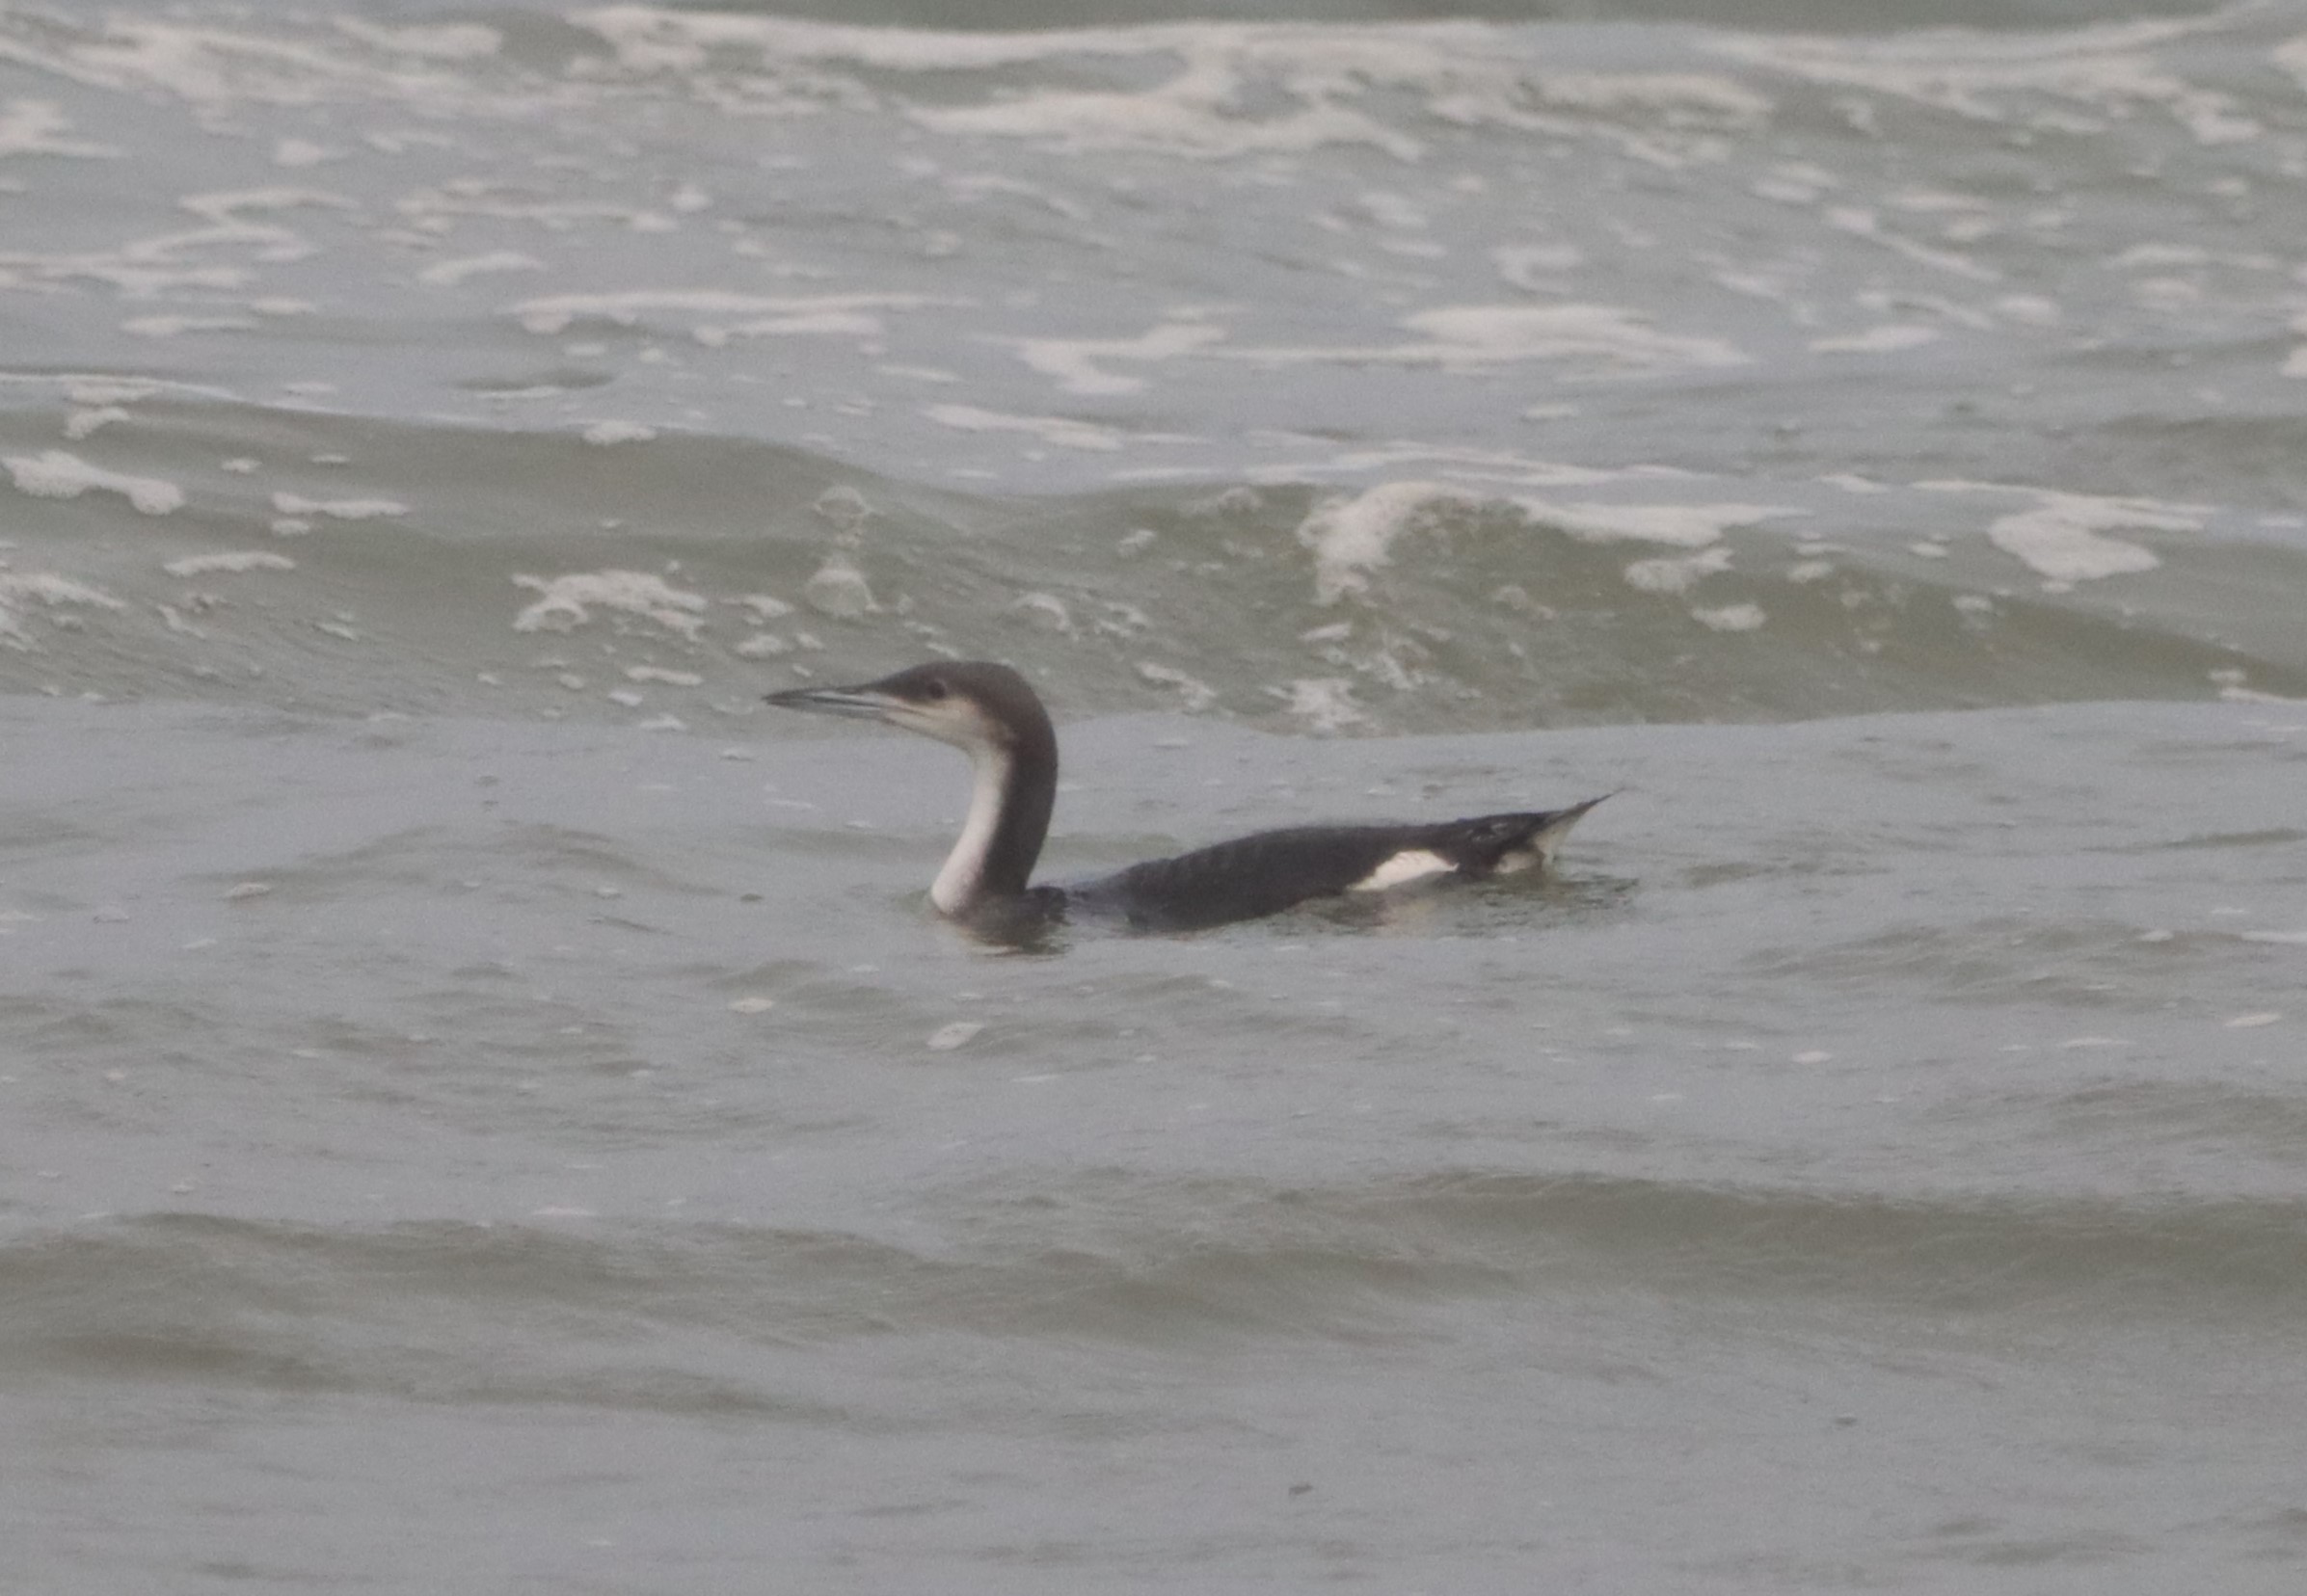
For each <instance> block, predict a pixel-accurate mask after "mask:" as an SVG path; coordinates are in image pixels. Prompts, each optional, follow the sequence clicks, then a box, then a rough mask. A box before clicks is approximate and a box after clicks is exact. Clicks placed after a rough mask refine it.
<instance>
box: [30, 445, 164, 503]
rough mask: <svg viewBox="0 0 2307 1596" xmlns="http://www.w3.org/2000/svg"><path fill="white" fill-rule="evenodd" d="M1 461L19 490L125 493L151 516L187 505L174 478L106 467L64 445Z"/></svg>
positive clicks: (54, 494)
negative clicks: (134, 473) (143, 475)
mask: <svg viewBox="0 0 2307 1596" xmlns="http://www.w3.org/2000/svg"><path fill="white" fill-rule="evenodd" d="M0 465H6V466H7V467H8V472H9V475H10V476H11V477H13V479H14V480H15V485H16V487H17V488H18V489H19V490H21V491H22V492H27V493H31V494H34V495H35V496H37V497H40V498H66V499H68V498H78V497H79V496H80V495H81V494H82V493H85V492H88V491H89V490H90V489H92V488H93V489H95V490H97V491H99V492H111V493H119V494H121V495H122V496H123V497H125V498H126V499H127V501H128V502H129V503H130V504H132V505H134V506H135V507H136V508H137V509H138V510H140V511H142V512H143V513H144V514H145V515H148V516H165V515H168V514H169V513H170V512H172V511H174V510H180V509H182V508H183V507H184V490H183V489H181V488H179V487H177V486H176V485H175V484H174V483H173V482H169V481H167V480H165V479H163V478H161V477H140V476H129V475H127V474H126V473H124V472H121V471H107V470H104V469H103V468H101V467H100V466H95V465H90V464H89V463H88V462H87V461H85V460H82V459H81V458H80V457H79V456H78V455H75V454H67V453H66V452H65V451H64V450H62V449H49V450H46V451H44V452H42V453H40V454H37V455H10V456H8V457H7V458H6V459H5V460H0Z"/></svg>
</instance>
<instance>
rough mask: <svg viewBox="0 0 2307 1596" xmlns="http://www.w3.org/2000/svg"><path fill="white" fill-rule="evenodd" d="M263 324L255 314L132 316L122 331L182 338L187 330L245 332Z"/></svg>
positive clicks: (147, 335) (156, 336) (141, 335)
mask: <svg viewBox="0 0 2307 1596" xmlns="http://www.w3.org/2000/svg"><path fill="white" fill-rule="evenodd" d="M262 325H263V324H262V323H261V322H258V321H257V320H256V319H255V317H253V316H131V317H129V318H128V319H127V320H126V321H124V322H122V323H121V332H128V333H133V334H134V335H135V336H137V337H140V338H180V337H182V336H183V335H184V334H185V333H187V332H247V331H249V330H250V329H251V328H255V327H260V326H262Z"/></svg>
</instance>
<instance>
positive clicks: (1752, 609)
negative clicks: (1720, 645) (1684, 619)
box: [1690, 604, 1769, 632]
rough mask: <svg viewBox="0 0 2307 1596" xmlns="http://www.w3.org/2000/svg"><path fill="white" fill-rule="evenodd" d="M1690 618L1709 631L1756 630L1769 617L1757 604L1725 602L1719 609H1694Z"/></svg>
mask: <svg viewBox="0 0 2307 1596" xmlns="http://www.w3.org/2000/svg"><path fill="white" fill-rule="evenodd" d="M1690 618H1691V619H1692V620H1693V621H1696V622H1697V623H1698V624H1699V625H1702V626H1704V627H1705V628H1706V629H1707V630H1709V631H1720V632H1744V631H1757V630H1759V629H1760V628H1761V626H1762V624H1763V623H1764V622H1765V621H1766V620H1768V619H1769V617H1767V616H1766V615H1764V614H1763V613H1762V607H1761V606H1760V605H1759V604H1725V605H1723V606H1722V607H1721V608H1720V609H1694V610H1692V611H1691V612H1690Z"/></svg>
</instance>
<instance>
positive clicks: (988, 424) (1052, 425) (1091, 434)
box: [922, 405, 1127, 450]
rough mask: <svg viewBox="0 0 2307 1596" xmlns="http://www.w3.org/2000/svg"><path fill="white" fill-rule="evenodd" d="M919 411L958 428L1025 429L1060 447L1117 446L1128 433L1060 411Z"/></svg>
mask: <svg viewBox="0 0 2307 1596" xmlns="http://www.w3.org/2000/svg"><path fill="white" fill-rule="evenodd" d="M922 413H923V414H924V415H925V416H927V417H928V418H929V419H930V420H932V421H934V422H936V423H937V424H938V425H939V426H941V427H952V428H955V429H957V430H958V431H961V432H1009V433H1024V434H1026V435H1028V436H1029V437H1033V438H1037V439H1040V440H1041V441H1042V442H1044V443H1052V444H1055V445H1057V446H1058V447H1059V448H1061V449H1100V450H1105V449H1118V448H1120V447H1121V445H1122V443H1123V441H1124V439H1125V438H1126V436H1127V435H1125V434H1123V433H1119V432H1116V431H1115V430H1114V429H1113V428H1112V427H1101V426H1099V425H1097V424H1096V423H1095V422H1093V421H1076V420H1073V419H1071V418H1070V417H1067V416H1061V415H1008V414H1005V413H1004V412H1000V411H989V410H982V409H980V408H979V407H978V406H976V405H929V406H926V407H925V408H924V409H923V411H922Z"/></svg>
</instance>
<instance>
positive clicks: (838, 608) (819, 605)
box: [801, 554, 881, 621]
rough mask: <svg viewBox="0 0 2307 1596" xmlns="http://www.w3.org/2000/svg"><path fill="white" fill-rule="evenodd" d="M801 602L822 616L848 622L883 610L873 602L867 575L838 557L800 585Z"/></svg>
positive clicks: (826, 561) (829, 561) (820, 567)
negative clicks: (829, 616)
mask: <svg viewBox="0 0 2307 1596" xmlns="http://www.w3.org/2000/svg"><path fill="white" fill-rule="evenodd" d="M801 598H802V601H803V602H804V603H806V604H808V606H809V607H810V608H811V609H813V610H816V611H817V612H818V614H819V615H831V616H836V617H838V618H840V619H842V620H845V621H846V620H855V619H856V618H857V617H859V616H862V615H871V614H872V613H873V612H874V611H875V610H877V609H879V608H880V607H881V606H880V605H879V604H877V603H875V602H874V601H873V590H872V588H871V587H870V586H868V585H867V583H866V579H865V575H864V573H863V572H860V571H859V570H858V569H857V568H856V567H855V566H853V565H851V564H850V563H849V562H848V561H847V560H845V559H844V558H842V557H841V556H840V555H839V554H831V555H828V556H826V558H825V563H824V564H823V565H821V566H819V567H818V569H817V572H816V573H815V574H814V575H812V576H811V577H810V578H809V580H808V581H806V582H804V583H802V584H801Z"/></svg>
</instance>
